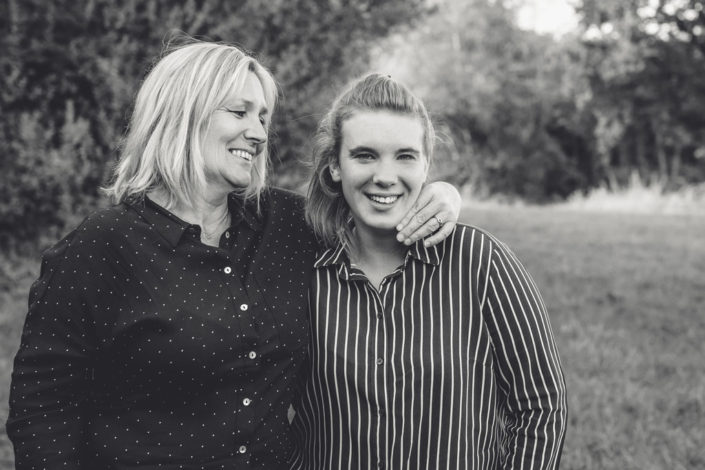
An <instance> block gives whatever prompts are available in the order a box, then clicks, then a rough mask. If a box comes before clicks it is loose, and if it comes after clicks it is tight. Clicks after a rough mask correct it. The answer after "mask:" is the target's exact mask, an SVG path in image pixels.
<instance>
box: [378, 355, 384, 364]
mask: <svg viewBox="0 0 705 470" xmlns="http://www.w3.org/2000/svg"><path fill="white" fill-rule="evenodd" d="M383 363H384V359H382V358H381V357H378V358H377V365H378V366H381V365H382V364H383Z"/></svg>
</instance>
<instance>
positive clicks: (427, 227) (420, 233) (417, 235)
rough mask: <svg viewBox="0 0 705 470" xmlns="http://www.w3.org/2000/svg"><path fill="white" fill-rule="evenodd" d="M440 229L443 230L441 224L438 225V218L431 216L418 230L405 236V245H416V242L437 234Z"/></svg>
mask: <svg viewBox="0 0 705 470" xmlns="http://www.w3.org/2000/svg"><path fill="white" fill-rule="evenodd" d="M441 220H442V219H441ZM439 228H441V224H439V223H438V220H437V219H436V217H434V216H433V215H432V216H429V217H428V218H426V221H425V222H424V223H423V224H422V225H421V226H420V227H419V228H418V229H416V230H415V231H414V232H413V233H411V234H409V235H407V236H405V237H404V239H403V242H404V244H405V245H411V244H412V243H416V241H418V240H420V239H422V238H425V237H427V236H429V235H431V234H433V233H435V232H436V230H438V229H439Z"/></svg>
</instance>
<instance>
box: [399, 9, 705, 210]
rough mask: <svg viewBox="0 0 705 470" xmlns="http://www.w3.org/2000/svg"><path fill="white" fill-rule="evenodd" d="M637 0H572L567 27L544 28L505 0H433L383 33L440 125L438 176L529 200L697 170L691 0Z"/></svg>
mask: <svg viewBox="0 0 705 470" xmlns="http://www.w3.org/2000/svg"><path fill="white" fill-rule="evenodd" d="M649 4H653V1H651V0H585V2H583V3H582V5H581V9H580V13H581V15H582V27H581V30H580V31H577V32H576V33H575V34H571V35H565V36H563V37H561V38H560V40H557V39H555V38H552V37H549V36H542V35H538V34H536V33H534V32H532V31H524V30H521V29H519V28H518V27H517V26H516V22H515V18H514V14H515V11H514V10H513V9H512V8H510V7H509V6H508V5H510V2H502V1H487V0H445V1H443V2H439V8H438V11H437V13H436V14H435V15H433V16H432V17H431V18H430V19H429V20H428V21H426V22H425V23H424V24H423V26H422V27H420V28H417V29H416V32H415V34H414V35H413V36H412V37H411V39H409V38H405V39H404V40H403V41H398V42H397V43H395V44H394V47H395V48H396V49H397V52H396V55H401V56H404V59H403V60H402V62H406V61H411V62H413V63H414V64H415V66H414V67H413V70H408V71H406V72H407V73H405V78H407V79H408V80H409V81H410V82H411V83H412V86H413V88H414V89H416V90H421V93H422V94H423V96H424V98H425V100H426V102H427V103H428V104H429V105H430V107H431V108H432V109H433V110H435V111H436V112H437V115H438V118H439V122H440V123H441V124H442V129H443V130H444V133H445V134H446V136H447V137H448V138H447V139H445V141H446V144H447V145H445V146H441V148H440V152H439V155H438V159H439V160H440V161H439V162H438V165H437V168H440V171H439V175H440V176H441V177H443V178H446V179H451V180H453V181H455V182H457V183H459V184H466V183H469V184H470V185H471V186H472V187H473V188H474V189H475V191H476V192H479V193H480V194H483V193H484V194H496V193H504V194H509V195H514V196H518V197H521V198H524V199H531V200H537V201H545V200H553V199H560V198H563V197H565V196H566V195H568V194H570V193H573V192H575V191H586V190H588V189H590V188H593V187H595V186H598V185H607V186H610V187H618V186H620V185H623V184H627V183H628V181H629V179H630V175H631V174H632V173H633V172H638V173H639V174H640V176H641V177H642V180H644V181H649V180H653V179H658V180H660V182H661V183H665V184H664V186H667V187H668V186H669V185H670V187H677V186H679V185H682V184H688V183H693V182H698V181H703V180H704V179H705V169H704V168H703V164H705V147H704V144H705V140H703V130H704V129H705V122H703V116H704V115H703V113H701V112H698V110H699V109H703V106H705V94H703V86H705V82H704V81H703V80H702V77H703V76H705V63H703V60H702V58H703V53H702V47H703V41H704V39H703V38H705V34H704V31H703V29H704V28H703V27H705V24H704V23H703V8H702V0H690V1H689V2H687V1H685V0H683V1H679V2H675V1H674V2H668V1H661V2H660V4H659V5H658V6H655V7H653V8H652V11H651V10H648V9H646V8H645V6H647V5H649ZM468 12H472V13H471V14H468Z"/></svg>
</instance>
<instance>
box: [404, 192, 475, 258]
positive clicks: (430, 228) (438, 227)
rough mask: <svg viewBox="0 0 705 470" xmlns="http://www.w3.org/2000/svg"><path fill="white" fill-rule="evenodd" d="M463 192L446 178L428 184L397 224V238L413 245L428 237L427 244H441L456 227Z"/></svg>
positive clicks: (425, 244)
mask: <svg viewBox="0 0 705 470" xmlns="http://www.w3.org/2000/svg"><path fill="white" fill-rule="evenodd" d="M461 202H462V200H461V198H460V193H459V192H458V190H457V189H455V186H453V185H452V184H449V183H445V182H443V181H437V182H435V183H430V184H427V185H425V186H424V187H423V189H422V190H421V194H419V197H418V199H417V200H416V202H415V203H414V205H413V206H412V207H411V209H410V210H409V212H407V213H406V215H405V216H404V218H403V219H402V221H401V222H399V225H397V231H399V233H398V234H397V240H399V241H400V242H402V243H404V244H405V245H411V244H412V243H415V242H416V241H417V240H419V239H421V238H424V237H426V236H428V235H431V234H433V236H430V237H428V238H427V239H426V240H424V246H426V247H429V246H433V245H437V244H438V243H440V242H442V241H443V240H445V239H446V238H447V237H448V235H450V233H451V232H452V231H453V229H454V228H455V224H456V223H457V222H458V216H459V215H460V205H461Z"/></svg>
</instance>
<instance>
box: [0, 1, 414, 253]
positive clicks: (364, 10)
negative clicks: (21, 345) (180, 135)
mask: <svg viewBox="0 0 705 470" xmlns="http://www.w3.org/2000/svg"><path fill="white" fill-rule="evenodd" d="M424 4H425V2H424V1H423V0H412V1H402V0H385V1H378V0H351V1H346V2H340V1H335V0H329V1H321V0H271V1H267V2H260V1H254V0H239V1H230V0H185V1H174V0H126V1H124V2H113V1H109V0H54V1H52V2H45V1H42V0H22V1H20V0H8V1H7V2H3V3H2V6H1V7H0V8H2V9H3V10H1V11H0V22H2V23H1V24H0V25H1V26H2V27H3V30H4V31H8V32H9V34H7V35H3V36H2V37H0V48H1V49H2V50H3V53H2V56H0V67H1V70H2V72H3V73H2V74H0V109H1V110H2V119H1V120H0V155H1V157H0V158H1V160H0V171H1V172H2V178H0V201H2V203H0V242H2V243H7V242H8V241H10V240H12V239H20V240H24V239H35V238H36V237H37V236H38V235H39V234H42V233H47V231H50V232H51V233H49V234H48V236H49V237H50V238H53V237H55V236H56V232H60V231H62V230H63V229H64V227H65V225H66V224H73V223H75V222H76V218H77V217H81V216H83V215H85V214H86V212H87V211H88V210H89V209H90V208H92V207H95V205H96V204H97V202H98V200H99V196H98V187H99V186H100V184H101V182H103V181H104V179H105V176H106V174H107V173H108V171H109V169H110V167H111V163H112V162H114V160H115V157H116V156H117V147H118V145H119V142H120V137H121V135H122V134H123V132H124V130H125V127H126V125H127V121H128V117H129V112H130V107H131V103H132V100H133V99H134V96H135V94H136V91H137V89H138V87H139V83H140V81H141V80H142V78H143V77H144V76H145V72H146V71H147V69H148V68H149V67H150V65H151V63H152V61H153V59H154V58H155V57H156V56H157V55H158V54H159V52H160V50H161V49H162V47H163V45H164V43H165V42H166V41H168V40H169V39H170V37H171V36H172V35H173V32H174V31H181V32H183V33H186V34H187V35H190V36H194V37H197V38H206V39H211V40H217V41H227V42H232V43H237V44H239V45H241V46H243V47H245V48H246V49H248V50H251V51H255V52H256V55H257V56H258V57H259V58H260V59H261V60H262V61H263V63H265V64H266V65H267V66H269V68H270V69H271V70H272V71H273V73H274V75H275V77H277V79H278V81H279V83H280V85H281V88H282V90H283V98H282V100H281V107H280V108H279V110H278V114H277V115H276V119H275V122H274V132H275V133H276V136H278V139H277V138H275V139H273V140H274V149H273V150H274V151H273V154H274V163H275V170H277V169H278V170H279V171H278V172H275V174H280V175H285V177H283V178H282V183H284V184H289V185H295V184H299V183H300V180H301V178H302V176H300V175H299V176H297V174H296V173H293V177H292V171H289V170H290V168H291V167H292V166H293V165H292V162H295V161H296V160H298V159H301V158H303V156H304V155H305V152H306V147H307V146H306V144H307V141H306V139H307V137H308V136H310V135H311V133H312V131H313V128H314V126H315V123H316V120H317V118H318V117H319V116H320V114H321V112H322V109H323V108H324V106H325V104H327V102H328V101H329V100H330V98H331V93H333V91H334V87H333V86H331V85H330V84H334V83H340V82H341V81H342V80H344V78H345V77H349V76H350V75H351V74H355V73H360V72H361V71H362V70H363V69H364V68H365V66H366V63H367V59H368V50H369V45H370V43H371V42H373V41H375V40H376V39H379V38H380V37H384V36H385V35H386V34H388V33H389V32H390V31H393V30H394V29H395V28H397V27H401V26H403V25H405V24H408V23H410V22H412V21H413V20H414V19H415V18H417V17H418V16H419V15H421V14H422V13H423V11H424V8H425V7H424ZM276 136H275V137H276Z"/></svg>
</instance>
